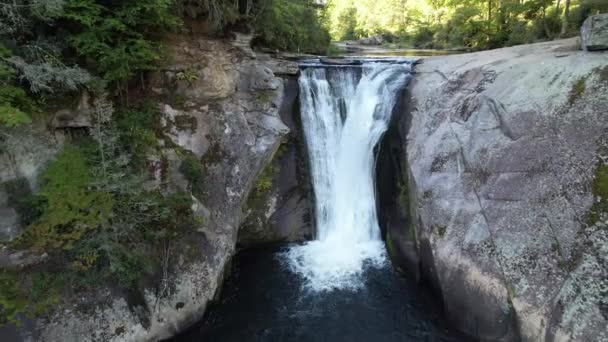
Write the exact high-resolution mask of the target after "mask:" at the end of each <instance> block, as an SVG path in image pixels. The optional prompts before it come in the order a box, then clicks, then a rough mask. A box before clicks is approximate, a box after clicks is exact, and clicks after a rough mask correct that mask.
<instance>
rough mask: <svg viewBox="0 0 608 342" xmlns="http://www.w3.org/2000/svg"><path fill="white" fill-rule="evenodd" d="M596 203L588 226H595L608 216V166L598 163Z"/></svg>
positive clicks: (589, 216)
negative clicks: (603, 217)
mask: <svg viewBox="0 0 608 342" xmlns="http://www.w3.org/2000/svg"><path fill="white" fill-rule="evenodd" d="M592 186H593V195H594V197H595V198H594V203H593V206H592V207H591V210H589V213H588V216H587V223H588V224H590V225H591V224H595V223H596V222H597V221H598V220H600V219H601V218H602V215H604V216H608V164H606V163H603V162H601V161H600V162H598V165H597V169H596V171H595V178H594V179H593V184H592Z"/></svg>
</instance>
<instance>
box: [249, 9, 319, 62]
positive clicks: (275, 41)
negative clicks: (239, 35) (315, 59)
mask: <svg viewBox="0 0 608 342" xmlns="http://www.w3.org/2000/svg"><path fill="white" fill-rule="evenodd" d="M263 3H264V4H263V5H262V6H261V8H262V9H261V12H260V13H258V15H257V17H256V20H255V23H254V25H255V31H256V33H257V34H258V35H259V36H258V39H257V42H258V43H259V44H263V45H265V46H267V47H270V48H274V49H279V50H287V51H298V52H309V53H324V52H325V50H326V49H327V46H328V45H329V42H330V37H329V32H328V31H327V30H326V29H325V28H324V27H323V26H322V25H321V22H320V18H319V14H318V13H317V9H315V7H314V6H313V4H312V1H310V0H264V2H263Z"/></svg>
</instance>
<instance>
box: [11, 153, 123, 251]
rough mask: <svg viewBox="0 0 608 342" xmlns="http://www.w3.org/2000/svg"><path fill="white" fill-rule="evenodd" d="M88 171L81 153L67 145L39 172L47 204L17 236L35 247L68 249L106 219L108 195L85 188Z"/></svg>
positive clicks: (110, 205)
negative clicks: (42, 171)
mask: <svg viewBox="0 0 608 342" xmlns="http://www.w3.org/2000/svg"><path fill="white" fill-rule="evenodd" d="M91 181H92V174H91V170H90V168H89V166H88V165H87V162H86V160H85V158H84V157H83V155H82V154H81V152H80V151H79V150H78V149H77V148H75V147H73V146H70V145H67V146H66V147H65V148H64V149H63V151H62V152H61V153H60V154H59V156H58V157H57V160H55V161H54V162H53V163H52V164H51V165H50V166H49V167H48V168H47V170H46V171H45V172H44V173H43V174H42V177H41V182H42V187H41V189H40V194H39V195H40V196H41V198H42V199H44V201H46V203H47V205H46V208H45V210H44V212H43V213H42V215H40V218H38V220H36V222H34V224H33V225H31V226H30V227H28V228H27V230H26V232H25V233H24V235H22V236H21V237H20V238H19V239H18V243H19V244H20V245H26V246H31V247H33V248H35V249H39V250H53V249H65V250H69V249H71V248H72V247H73V246H74V243H75V242H76V241H78V240H80V239H81V238H82V237H83V236H84V234H86V233H87V232H88V231H91V230H93V229H95V228H97V227H99V226H100V225H102V224H104V223H106V222H107V220H108V219H109V216H110V212H111V210H112V205H113V201H112V197H111V196H110V195H109V194H107V193H103V192H99V191H91V190H90V189H89V186H90V183H91Z"/></svg>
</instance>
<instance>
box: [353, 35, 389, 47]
mask: <svg viewBox="0 0 608 342" xmlns="http://www.w3.org/2000/svg"><path fill="white" fill-rule="evenodd" d="M383 42H384V37H383V36H382V35H381V34H377V35H375V36H371V37H367V38H363V39H360V40H359V41H358V43H359V44H361V45H381V44H382V43H383Z"/></svg>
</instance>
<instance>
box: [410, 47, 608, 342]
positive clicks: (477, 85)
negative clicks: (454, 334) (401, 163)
mask: <svg viewBox="0 0 608 342" xmlns="http://www.w3.org/2000/svg"><path fill="white" fill-rule="evenodd" d="M577 47H578V46H577V42H576V40H575V39H568V40H561V41H555V42H547V43H540V44H533V45H526V46H520V47H513V48H505V49H498V50H492V51H486V52H480V53H473V54H465V55H456V56H444V57H436V58H429V59H425V60H424V61H423V62H422V63H421V64H419V65H418V66H417V68H416V77H415V78H414V80H413V81H412V83H411V85H410V88H409V97H410V100H409V101H410V103H409V105H408V106H409V112H410V115H411V124H410V127H409V130H408V131H407V132H402V135H403V136H405V135H406V134H407V162H408V170H407V172H408V173H409V182H410V190H409V191H410V203H411V205H412V206H413V209H412V210H413V212H414V213H415V217H413V219H412V220H413V221H414V222H416V233H417V234H416V235H417V241H416V245H417V246H416V248H417V251H418V254H419V255H420V258H421V261H420V265H421V267H422V273H423V274H425V275H426V276H427V277H428V278H430V279H431V280H432V282H433V283H434V285H435V287H436V288H438V289H439V291H440V292H441V294H442V297H443V301H444V306H445V309H446V311H447V314H448V316H449V318H450V319H451V321H452V322H453V323H455V324H456V325H457V326H459V327H460V329H462V330H463V331H465V332H467V333H468V334H471V335H473V336H476V337H478V338H480V339H483V340H494V341H513V340H519V339H521V340H523V341H607V340H608V331H607V330H608V328H607V327H608V320H607V316H608V315H606V297H608V294H607V289H608V285H607V279H608V277H607V267H608V266H607V263H606V248H607V247H606V229H605V228H598V227H595V226H591V227H590V226H589V225H588V224H587V223H586V217H587V211H588V210H589V208H590V206H591V204H592V202H593V200H594V198H593V195H592V193H591V182H592V180H593V177H594V175H595V167H596V163H597V159H598V156H597V153H598V148H599V144H602V141H603V140H602V139H603V138H602V137H606V136H608V79H606V77H605V76H604V75H605V74H604V73H605V72H607V70H608V53H606V52H594V53H591V52H582V51H579V50H578V49H577ZM602 71H603V72H602ZM576 82H584V85H585V86H584V91H583V92H582V93H580V92H576V91H575V87H574V84H575V83H576Z"/></svg>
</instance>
